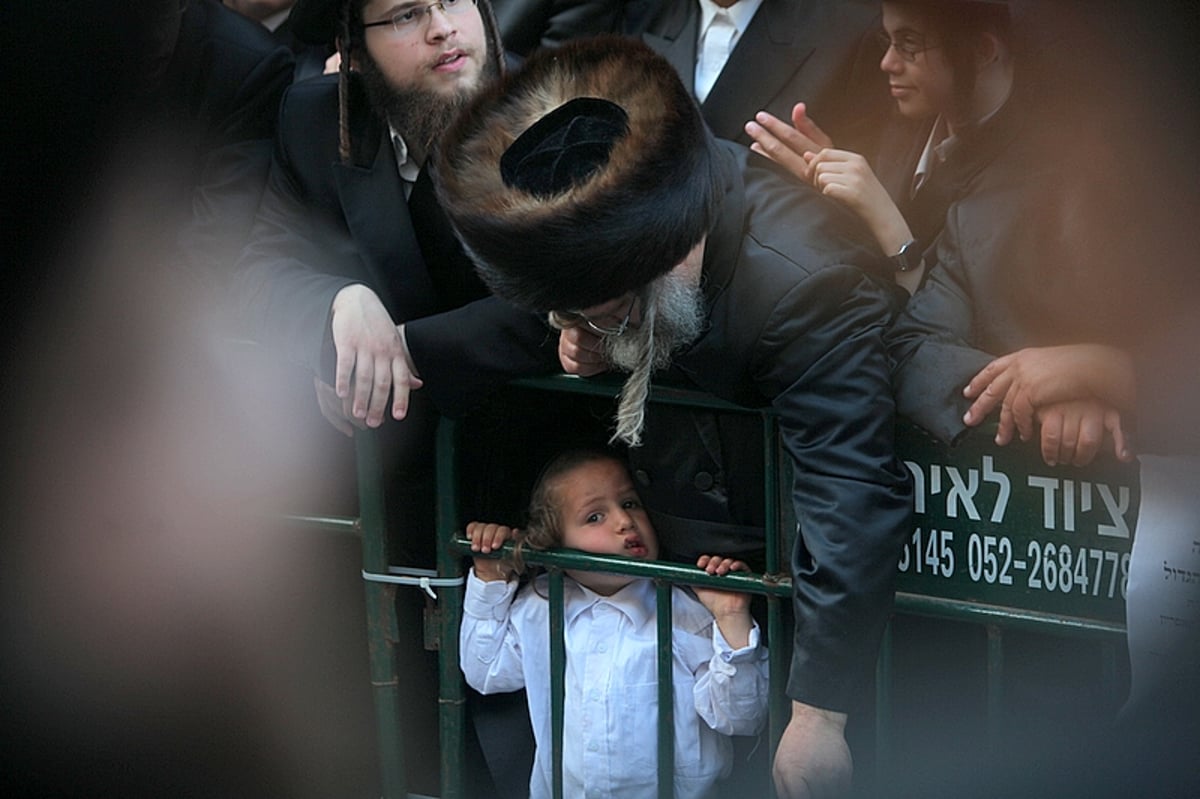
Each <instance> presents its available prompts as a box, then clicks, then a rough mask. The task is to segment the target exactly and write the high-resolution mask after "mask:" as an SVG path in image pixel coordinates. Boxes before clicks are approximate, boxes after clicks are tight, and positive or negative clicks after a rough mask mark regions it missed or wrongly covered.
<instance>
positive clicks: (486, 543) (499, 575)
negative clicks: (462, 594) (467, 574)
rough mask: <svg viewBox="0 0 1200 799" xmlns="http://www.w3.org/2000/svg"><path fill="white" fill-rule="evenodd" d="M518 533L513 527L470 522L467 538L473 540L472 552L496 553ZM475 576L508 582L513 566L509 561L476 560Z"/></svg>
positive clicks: (487, 579)
mask: <svg viewBox="0 0 1200 799" xmlns="http://www.w3.org/2000/svg"><path fill="white" fill-rule="evenodd" d="M516 533H517V531H516V529H514V528H512V527H508V526H506V525H503V524H495V523H493V522H470V523H469V524H467V537H468V538H470V539H471V551H472V552H479V553H481V554H485V555H486V554H488V553H489V552H495V551H496V550H498V549H500V548H501V547H503V546H504V542H505V541H509V540H511V539H512V538H513V537H514V536H515V535H516ZM474 561H475V576H476V577H478V578H479V579H480V580H485V581H488V582H490V581H492V580H507V579H508V578H509V575H511V574H512V571H513V568H512V564H511V563H510V562H509V561H507V560H497V559H496V558H474Z"/></svg>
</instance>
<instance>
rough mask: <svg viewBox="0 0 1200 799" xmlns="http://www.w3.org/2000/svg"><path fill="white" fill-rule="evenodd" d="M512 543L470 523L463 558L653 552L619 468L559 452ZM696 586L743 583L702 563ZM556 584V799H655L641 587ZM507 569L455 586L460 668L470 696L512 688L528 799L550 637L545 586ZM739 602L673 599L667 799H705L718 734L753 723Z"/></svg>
mask: <svg viewBox="0 0 1200 799" xmlns="http://www.w3.org/2000/svg"><path fill="white" fill-rule="evenodd" d="M529 515H530V522H529V526H528V528H527V529H526V530H524V531H517V530H513V529H511V528H509V527H504V526H501V525H497V524H482V523H478V522H474V523H471V524H469V525H468V526H467V533H468V535H469V536H470V538H471V547H472V549H473V550H475V551H478V552H480V553H488V552H491V551H492V550H494V549H495V548H497V547H499V546H500V545H501V544H503V542H504V541H505V540H507V539H509V538H513V537H515V538H516V539H517V560H518V564H519V555H520V550H521V549H523V548H532V549H542V548H546V547H567V548H571V549H578V550H583V551H585V552H593V553H597V554H609V555H624V556H626V557H630V558H638V559H642V560H653V559H655V558H656V557H657V555H658V541H657V539H656V538H655V534H654V528H653V526H651V524H650V519H649V517H648V516H647V513H646V510H645V509H644V508H643V507H642V505H641V502H640V501H639V500H638V495H637V492H636V491H635V490H634V487H633V482H632V481H631V480H630V477H629V473H628V471H627V469H626V468H625V466H624V464H623V463H622V462H621V461H619V460H617V459H616V458H615V457H614V456H612V455H610V454H607V453H603V452H596V451H573V452H568V453H565V454H563V455H560V456H559V457H557V458H556V459H554V460H553V461H552V462H551V463H550V465H549V466H547V468H546V470H545V471H544V472H543V473H542V476H541V477H540V479H539V481H538V484H537V486H536V487H535V489H534V492H533V497H532V499H531V502H530V513H529ZM696 565H697V566H699V567H700V568H702V569H704V570H705V571H707V572H708V573H709V574H728V573H729V572H731V571H746V570H748V569H747V567H746V565H745V564H744V563H742V562H741V561H736V560H731V559H729V558H722V557H717V556H709V555H704V556H702V557H701V558H700V559H699V560H698V562H697V564H696ZM567 575H568V579H566V580H565V581H564V583H565V585H564V597H565V600H564V601H565V618H566V630H565V641H566V653H567V666H566V704H565V722H564V730H563V782H564V785H563V787H564V795H565V796H585V795H587V796H592V795H599V796H620V797H623V799H624V798H625V797H648V798H649V797H655V796H657V746H656V741H657V723H656V720H657V707H658V686H657V679H656V674H657V650H656V643H657V632H656V612H655V589H654V586H653V584H652V583H651V581H650V580H648V579H644V578H638V577H630V576H626V575H619V574H612V573H602V572H587V571H579V570H569V571H568V572H567ZM514 576H515V574H514V572H513V565H512V564H510V563H507V562H505V561H499V560H494V559H489V558H475V565H474V568H473V569H472V570H471V575H470V577H469V578H468V581H467V592H466V599H465V602H464V607H463V621H462V630H461V665H462V670H463V674H464V675H465V676H466V680H467V683H468V684H470V685H471V686H472V687H473V688H475V689H476V690H478V691H480V692H481V693H485V694H487V693H500V692H505V691H516V690H518V689H520V688H525V689H526V693H527V697H528V703H529V713H530V717H531V719H532V721H533V730H534V738H535V741H536V744H537V752H536V754H535V756H534V767H533V774H532V776H531V778H530V795H531V796H532V797H534V799H538V798H539V797H548V796H550V795H551V792H552V783H551V779H552V773H553V772H552V767H553V764H552V763H551V759H550V758H551V738H550V736H551V728H550V701H551V696H550V626H549V613H550V610H549V602H548V600H547V596H548V590H547V584H546V577H545V576H544V575H542V576H541V577H538V578H536V579H534V580H533V581H532V582H529V583H527V584H525V585H524V586H522V587H518V582H517V581H516V580H515V579H513V578H514ZM749 605H750V597H749V595H747V594H740V593H733V592H728V591H719V590H712V589H702V588H696V589H694V595H693V594H692V593H690V592H689V591H687V590H684V589H682V588H678V587H676V588H674V589H673V590H672V597H671V609H672V626H673V628H674V630H673V635H672V639H673V644H672V650H673V660H674V666H673V672H674V691H675V707H674V715H675V795H676V796H677V797H679V798H680V799H686V797H702V796H706V795H708V793H709V791H710V789H711V788H712V786H713V784H714V783H715V782H716V781H717V780H718V779H719V778H721V777H723V776H726V775H727V774H728V773H729V770H730V767H731V764H732V742H731V741H730V740H729V738H728V737H727V736H730V735H753V734H755V733H757V732H758V730H759V728H760V727H761V726H762V723H763V721H764V719H765V718H766V712H767V652H766V648H765V647H763V646H760V644H759V630H758V627H757V625H756V624H755V622H754V620H753V619H752V618H751V616H750V611H749Z"/></svg>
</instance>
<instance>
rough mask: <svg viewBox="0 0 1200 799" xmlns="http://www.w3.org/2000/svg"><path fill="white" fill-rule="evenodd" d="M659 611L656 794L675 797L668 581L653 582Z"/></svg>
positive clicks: (672, 649) (665, 798)
mask: <svg viewBox="0 0 1200 799" xmlns="http://www.w3.org/2000/svg"><path fill="white" fill-rule="evenodd" d="M654 591H655V598H656V599H657V611H658V796H659V799H674V797H675V779H674V778H675V675H674V669H673V666H674V661H675V657H674V647H672V646H671V640H672V638H673V636H672V634H671V633H672V631H673V629H674V628H673V627H672V625H671V583H669V582H667V581H665V580H655V581H654Z"/></svg>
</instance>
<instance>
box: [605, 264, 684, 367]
mask: <svg viewBox="0 0 1200 799" xmlns="http://www.w3.org/2000/svg"><path fill="white" fill-rule="evenodd" d="M648 306H649V307H645V308H643V311H642V324H641V325H640V326H639V327H637V328H630V329H629V330H627V331H626V332H625V333H624V334H623V335H620V336H605V337H604V359H605V360H606V361H608V363H609V365H610V366H613V367H616V368H617V369H620V370H622V371H625V372H633V371H635V370H637V368H638V367H639V366H641V365H642V364H643V363H644V362H647V361H648V363H649V367H650V369H651V371H657V370H659V369H665V368H666V367H667V366H670V364H671V356H672V355H674V354H675V353H676V352H679V351H680V350H681V349H683V348H684V347H686V346H688V345H689V344H691V343H692V342H693V341H695V340H696V339H697V338H699V337H700V334H701V333H702V332H704V322H705V314H704V294H703V293H702V292H701V291H700V287H699V286H698V285H696V284H695V283H693V282H692V281H690V280H688V278H687V277H685V276H683V275H681V274H678V273H676V272H668V273H667V274H665V275H663V276H662V277H660V278H659V279H658V280H656V281H654V283H652V284H651V285H650V292H649V301H648Z"/></svg>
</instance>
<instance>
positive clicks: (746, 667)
mask: <svg viewBox="0 0 1200 799" xmlns="http://www.w3.org/2000/svg"><path fill="white" fill-rule="evenodd" d="M760 636H761V631H760V630H759V628H758V626H757V625H754V624H752V626H751V629H750V632H749V634H748V636H747V644H746V646H744V647H739V648H737V649H734V648H732V646H731V645H730V643H729V642H728V641H726V640H725V639H724V637H723V636H722V635H721V634H720V633H719V632H716V631H714V634H713V656H712V658H711V659H710V660H709V662H708V664H707V667H706V668H702V669H701V670H700V671H699V672H698V674H697V679H696V683H695V686H694V688H693V694H694V697H693V698H694V700H695V704H696V712H697V713H699V714H700V717H701V718H703V719H704V721H705V723H706V724H708V726H709V727H711V728H712V729H713V730H715V731H717V732H720V733H723V734H725V735H753V734H755V733H757V732H758V730H759V729H761V727H762V724H763V721H764V720H765V719H766V713H767V704H768V699H769V696H770V691H769V682H768V681H769V663H768V655H767V649H766V647H764V646H761V644H760Z"/></svg>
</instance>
